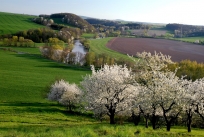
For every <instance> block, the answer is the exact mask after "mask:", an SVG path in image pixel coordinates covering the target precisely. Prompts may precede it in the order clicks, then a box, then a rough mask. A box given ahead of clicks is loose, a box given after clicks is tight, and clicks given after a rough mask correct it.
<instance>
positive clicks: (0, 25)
mask: <svg viewBox="0 0 204 137" xmlns="http://www.w3.org/2000/svg"><path fill="white" fill-rule="evenodd" d="M35 17H36V16H31V15H24V14H14V13H5V12H0V35H3V34H14V33H16V32H18V31H22V30H28V29H35V28H42V27H45V26H43V25H39V24H36V23H34V22H32V21H31V19H32V18H35Z"/></svg>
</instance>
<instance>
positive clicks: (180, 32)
mask: <svg viewBox="0 0 204 137" xmlns="http://www.w3.org/2000/svg"><path fill="white" fill-rule="evenodd" d="M166 28H167V29H168V30H169V31H172V32H174V35H175V37H195V36H204V26H196V25H186V24H177V23H173V24H167V25H166Z"/></svg>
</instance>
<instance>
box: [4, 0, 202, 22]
mask: <svg viewBox="0 0 204 137" xmlns="http://www.w3.org/2000/svg"><path fill="white" fill-rule="evenodd" d="M203 7H204V0H0V11H1V12H10V13H20V14H31V15H39V14H48V15H50V14H53V13H64V12H66V13H73V14H77V15H81V16H88V17H93V18H99V19H113V20H114V19H122V20H126V21H137V22H151V23H165V24H168V23H180V24H190V25H204V8H203Z"/></svg>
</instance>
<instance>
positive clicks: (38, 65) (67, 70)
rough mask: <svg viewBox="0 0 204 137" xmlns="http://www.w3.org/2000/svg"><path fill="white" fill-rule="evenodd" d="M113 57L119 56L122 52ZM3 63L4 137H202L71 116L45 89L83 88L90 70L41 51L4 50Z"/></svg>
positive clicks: (0, 132)
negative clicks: (64, 84)
mask: <svg viewBox="0 0 204 137" xmlns="http://www.w3.org/2000/svg"><path fill="white" fill-rule="evenodd" d="M110 39H111V38H106V39H100V40H93V41H94V42H93V41H92V46H93V45H95V46H97V47H98V48H100V45H101V46H103V47H102V48H101V50H104V51H106V50H107V49H106V48H105V45H104V44H106V42H107V41H109V40H110ZM93 43H94V44H93ZM102 43H103V44H102ZM1 48H2V47H1ZM8 48H9V49H8ZM13 50H15V51H18V52H12V51H13ZM93 50H94V48H93ZM25 52H26V53H25ZM101 52H102V51H101ZM106 52H108V51H106ZM109 52H110V53H114V52H113V51H109ZM114 54H115V56H117V54H119V53H117V54H116V53H114ZM121 56H123V55H121ZM125 56H126V55H125ZM0 64H1V65H0V76H1V77H0V110H1V111H0V122H1V124H0V137H6V136H7V137H8V136H9V137H10V136H13V137H25V136H27V137H35V136H42V137H99V136H104V137H135V136H138V137H160V136H165V137H166V136H167V137H172V136H173V137H186V136H189V137H193V136H195V137H199V136H200V137H201V136H204V131H203V130H202V129H193V130H192V132H191V133H187V130H186V128H185V127H172V129H171V131H170V132H166V131H165V126H163V127H161V128H160V129H158V130H155V131H154V130H152V129H151V127H149V128H148V129H146V128H145V126H144V125H143V124H141V125H139V126H134V124H133V123H123V124H116V125H110V124H109V122H108V121H106V120H104V121H103V122H102V123H101V122H99V121H97V120H96V119H94V118H93V116H92V114H91V113H90V112H89V113H88V112H83V113H80V112H78V111H75V112H73V113H70V112H67V110H66V108H65V107H63V106H61V105H59V104H58V103H56V102H50V101H48V100H47V99H46V97H45V96H43V95H44V90H45V89H46V87H47V86H48V85H49V84H50V83H51V82H53V81H54V80H55V79H57V78H58V79H59V78H63V79H65V80H66V81H69V82H70V83H77V84H79V82H80V81H81V80H82V76H85V75H86V74H90V73H91V71H90V70H89V69H87V68H81V67H78V66H68V65H65V64H61V63H58V62H53V61H50V60H48V59H44V58H42V57H41V56H40V52H39V49H38V48H26V47H25V48H20V47H6V49H5V50H3V49H1V50H0Z"/></svg>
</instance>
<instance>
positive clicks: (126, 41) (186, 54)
mask: <svg viewBox="0 0 204 137" xmlns="http://www.w3.org/2000/svg"><path fill="white" fill-rule="evenodd" d="M107 47H109V48H110V49H112V50H115V51H118V52H121V53H125V54H129V55H133V56H134V55H135V54H136V53H137V52H143V51H147V52H151V53H154V51H156V52H161V53H163V54H166V55H170V56H171V59H172V60H173V61H181V60H185V59H189V60H191V61H197V62H199V63H201V62H203V63H204V46H202V45H196V44H191V43H186V42H180V41H173V40H165V39H151V38H114V39H112V40H111V41H110V42H109V43H108V44H107Z"/></svg>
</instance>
